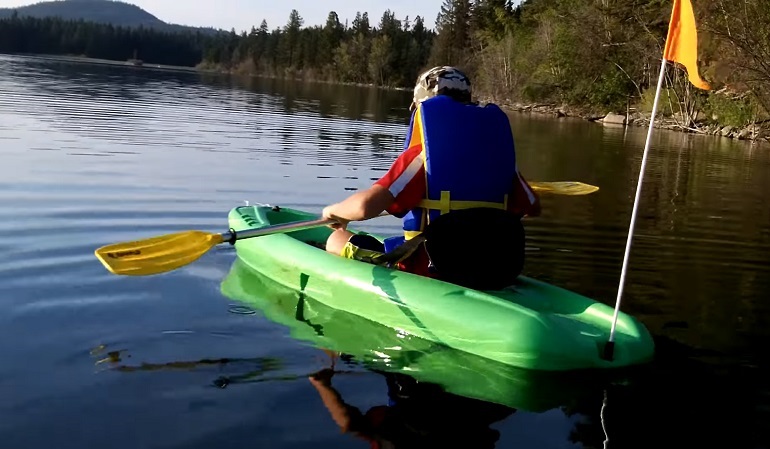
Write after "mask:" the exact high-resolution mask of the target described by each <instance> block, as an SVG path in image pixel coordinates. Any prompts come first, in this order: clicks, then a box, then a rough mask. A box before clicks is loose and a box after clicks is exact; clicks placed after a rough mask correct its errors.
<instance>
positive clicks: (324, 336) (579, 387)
mask: <svg viewBox="0 0 770 449" xmlns="http://www.w3.org/2000/svg"><path fill="white" fill-rule="evenodd" d="M221 291H222V294H223V295H224V296H226V297H227V298H230V299H232V300H235V301H237V302H239V303H243V304H245V305H247V306H249V307H250V308H251V309H253V310H254V311H256V312H257V313H258V314H259V315H261V316H264V317H265V318H267V319H269V320H270V321H272V322H274V323H277V324H279V325H282V326H285V327H286V329H287V330H288V332H289V334H290V336H291V337H293V338H294V339H296V340H298V341H300V342H305V343H309V344H310V345H311V346H312V347H316V348H319V349H325V350H332V351H338V352H341V353H343V354H346V355H348V356H352V359H351V358H349V357H348V358H345V360H346V361H347V363H348V364H355V365H358V366H361V367H362V368H364V369H367V370H371V371H376V372H387V373H398V374H403V375H407V376H409V377H412V378H414V379H416V380H417V381H419V382H425V383H431V384H435V385H438V386H440V387H441V388H442V389H443V390H444V391H446V392H448V393H452V394H455V395H459V396H465V397H469V398H473V399H479V400H482V401H486V402H493V403H496V404H501V405H505V406H507V407H511V408H515V409H519V410H526V411H529V412H542V411H545V410H551V409H553V408H556V407H562V406H564V407H574V406H576V405H577V404H579V403H580V402H581V400H582V399H583V398H590V397H591V395H592V394H594V393H595V392H596V391H598V390H599V389H600V388H601V386H602V385H603V382H607V381H611V382H623V383H626V382H628V381H629V380H630V378H629V377H627V374H628V373H618V372H616V371H612V377H611V378H608V377H605V376H600V377H597V376H595V375H593V374H592V375H590V376H575V375H574V373H571V372H570V373H563V372H543V371H534V370H525V369H521V368H517V367H513V366H510V365H505V364H502V363H499V362H495V361H493V360H489V359H486V358H482V357H479V356H476V355H473V354H469V353H467V352H463V351H459V350H456V349H452V348H449V347H447V346H444V345H441V344H439V343H434V342H431V341H427V340H424V339H421V338H417V337H415V336H410V335H404V334H402V333H400V332H398V331H396V330H394V329H391V328H389V327H386V326H383V325H381V324H378V323H375V322H373V321H370V320H368V319H366V318H362V317H360V316H358V315H353V314H352V313H348V312H345V311H344V310H340V309H334V308H332V307H329V306H326V305H324V304H323V303H321V302H319V301H317V300H315V299H313V298H311V297H308V296H306V295H305V294H304V293H302V292H298V291H296V290H294V289H293V288H290V287H287V286H284V285H281V284H280V283H278V282H275V281H273V280H272V279H270V278H268V277H267V276H265V275H264V274H262V273H258V272H256V271H254V270H252V269H251V268H249V267H248V266H247V265H246V263H245V262H244V261H243V260H241V259H236V261H235V263H234V264H233V266H232V267H231V269H230V272H229V273H228V274H227V276H226V277H225V279H224V280H223V281H222V285H221ZM601 377H603V378H601Z"/></svg>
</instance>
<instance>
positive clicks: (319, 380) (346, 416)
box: [309, 370, 362, 433]
mask: <svg viewBox="0 0 770 449" xmlns="http://www.w3.org/2000/svg"><path fill="white" fill-rule="evenodd" d="M325 371H326V370H324V371H321V372H319V373H317V374H316V375H313V376H311V377H310V378H309V380H310V384H311V385H313V386H314V387H315V389H316V390H317V391H318V394H319V396H320V397H321V401H323V403H324V406H325V407H326V409H327V410H329V414H330V415H331V417H332V419H333V420H334V422H335V423H337V425H338V426H339V427H340V430H341V431H342V432H346V433H347V432H348V431H350V430H351V427H352V426H353V423H354V422H355V421H357V420H359V419H361V416H362V415H361V411H360V410H358V409H357V408H355V407H353V406H351V405H348V404H346V403H345V401H343V400H342V396H341V395H340V393H339V392H338V391H337V390H335V389H334V387H332V384H331V375H330V374H329V373H327V372H325Z"/></svg>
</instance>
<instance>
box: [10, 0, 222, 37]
mask: <svg viewBox="0 0 770 449" xmlns="http://www.w3.org/2000/svg"><path fill="white" fill-rule="evenodd" d="M14 11H16V12H17V13H18V15H19V17H23V16H30V17H37V18H43V17H59V18H61V19H64V20H80V19H83V20H85V21H89V22H97V23H109V24H112V25H115V26H123V27H139V26H143V27H145V28H154V29H159V30H168V31H201V32H204V33H216V32H218V31H219V30H215V29H213V28H197V27H188V26H184V25H175V24H170V23H166V22H164V21H162V20H160V19H159V18H157V17H155V16H154V15H152V14H150V13H149V12H147V11H145V10H144V9H142V8H140V7H138V6H136V5H132V4H129V3H124V2H121V1H114V0H58V1H46V2H40V3H35V4H32V5H27V6H20V7H17V8H0V19H3V18H8V17H11V16H12V15H13V13H14Z"/></svg>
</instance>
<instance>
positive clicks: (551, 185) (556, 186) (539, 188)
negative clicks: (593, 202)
mask: <svg viewBox="0 0 770 449" xmlns="http://www.w3.org/2000/svg"><path fill="white" fill-rule="evenodd" d="M529 185H530V186H532V189H533V190H534V191H535V192H538V193H553V194H556V195H588V194H589V193H594V192H596V191H597V190H599V188H598V187H596V186H592V185H591V184H585V183H582V182H578V181H557V182H547V181H543V182H537V181H535V182H530V183H529Z"/></svg>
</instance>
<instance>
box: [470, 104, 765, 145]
mask: <svg viewBox="0 0 770 449" xmlns="http://www.w3.org/2000/svg"><path fill="white" fill-rule="evenodd" d="M483 101H484V102H493V103H496V104H497V105H498V106H500V108H502V109H503V110H504V111H506V112H518V113H529V114H540V115H546V116H551V117H553V118H578V119H581V120H585V121H588V122H596V123H599V124H603V125H612V126H623V127H631V126H634V127H648V126H649V124H650V117H651V114H650V113H644V112H627V113H625V114H618V113H614V112H609V113H607V114H597V113H594V112H590V111H589V110H588V109H587V108H576V107H569V106H557V105H555V104H552V103H547V104H546V103H519V102H509V101H505V100H498V101H495V100H494V99H493V98H489V97H486V98H484V100H483ZM655 128H657V129H665V130H668V131H676V132H681V133H685V134H702V135H710V136H714V137H726V138H729V139H734V140H746V141H750V142H768V143H770V122H768V121H765V122H760V123H753V124H750V125H746V126H743V127H736V126H730V125H724V124H720V123H707V122H705V121H703V120H701V121H698V122H696V123H695V124H694V125H693V126H690V127H688V126H684V125H683V124H682V123H680V122H679V121H678V120H677V119H676V118H675V117H661V114H660V113H658V118H656V119H655Z"/></svg>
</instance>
